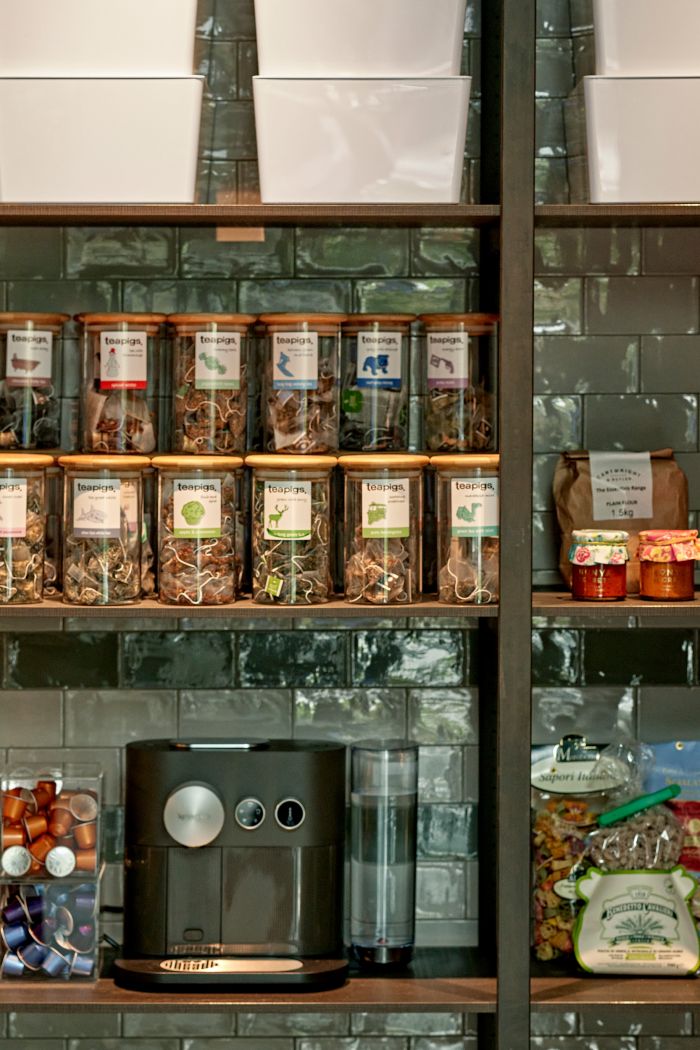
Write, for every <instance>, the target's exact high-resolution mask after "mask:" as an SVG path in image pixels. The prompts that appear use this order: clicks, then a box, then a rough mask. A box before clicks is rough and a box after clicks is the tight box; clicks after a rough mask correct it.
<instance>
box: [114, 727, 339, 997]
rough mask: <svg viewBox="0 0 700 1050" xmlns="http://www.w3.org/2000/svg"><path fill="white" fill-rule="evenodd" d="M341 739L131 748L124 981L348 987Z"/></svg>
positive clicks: (154, 743) (159, 743)
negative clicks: (345, 937) (335, 742)
mask: <svg viewBox="0 0 700 1050" xmlns="http://www.w3.org/2000/svg"><path fill="white" fill-rule="evenodd" d="M344 842H345V748H344V747H343V746H342V745H338V744H329V743H319V742H316V741H304V740H213V741H208V740H146V741H137V742H135V743H131V744H129V745H128V746H127V749H126V811H125V867H126V870H125V900H124V951H123V958H121V959H119V960H117V962H116V963H115V975H114V976H115V980H116V982H117V983H118V984H121V985H124V986H125V987H130V988H137V989H148V988H151V987H157V988H158V989H159V990H164V989H165V988H167V987H168V986H172V987H173V988H174V989H176V988H178V987H182V986H190V987H191V986H217V987H221V986H228V987H231V988H235V987H239V986H240V987H248V988H250V987H260V988H262V987H266V988H279V989H280V990H281V989H282V988H283V987H284V988H289V989H292V988H298V989H300V990H303V989H309V990H310V989H318V988H324V987H325V988H327V987H332V986H335V985H338V984H342V982H343V981H344V979H345V976H346V973H347V962H346V960H345V958H344V955H343V918H342V916H343V862H344Z"/></svg>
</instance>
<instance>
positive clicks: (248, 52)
mask: <svg viewBox="0 0 700 1050" xmlns="http://www.w3.org/2000/svg"><path fill="white" fill-rule="evenodd" d="M257 72H258V50H257V48H256V46H255V44H254V43H252V41H248V40H246V41H244V42H243V43H239V44H238V97H239V99H241V100H243V99H246V98H247V99H252V97H253V77H254V76H255V75H256V74H257Z"/></svg>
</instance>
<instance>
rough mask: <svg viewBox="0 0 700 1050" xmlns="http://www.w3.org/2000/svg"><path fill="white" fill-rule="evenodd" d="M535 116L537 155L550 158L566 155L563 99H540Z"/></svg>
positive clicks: (536, 105)
mask: <svg viewBox="0 0 700 1050" xmlns="http://www.w3.org/2000/svg"><path fill="white" fill-rule="evenodd" d="M535 117H536V120H535V151H536V152H535V155H536V156H537V157H547V158H548V159H549V158H552V157H564V156H566V145H565V138H564V102H563V99H560V98H546V99H538V100H537V102H536V104H535Z"/></svg>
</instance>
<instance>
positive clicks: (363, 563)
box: [338, 454, 429, 605]
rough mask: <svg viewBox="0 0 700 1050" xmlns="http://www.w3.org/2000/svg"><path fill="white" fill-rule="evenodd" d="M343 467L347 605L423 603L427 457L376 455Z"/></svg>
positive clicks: (347, 459) (347, 460)
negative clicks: (424, 506)
mask: <svg viewBox="0 0 700 1050" xmlns="http://www.w3.org/2000/svg"><path fill="white" fill-rule="evenodd" d="M338 462H339V463H340V465H341V466H342V467H343V469H344V470H345V601H347V602H355V603H359V604H367V605H405V604H409V603H411V602H415V601H418V599H419V598H420V593H421V573H422V561H421V557H422V552H421V545H422V533H423V467H425V466H426V464H427V463H428V462H429V460H428V457H427V456H408V455H378V454H376V455H360V456H341V457H340V459H339V460H338Z"/></svg>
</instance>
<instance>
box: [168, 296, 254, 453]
mask: <svg viewBox="0 0 700 1050" xmlns="http://www.w3.org/2000/svg"><path fill="white" fill-rule="evenodd" d="M168 320H169V322H170V324H171V325H172V327H173V343H174V345H173V371H174V374H173V394H172V398H173V400H172V405H173V410H172V426H173V437H172V448H173V450H174V451H175V452H198V453H206V454H210V453H223V454H226V453H228V454H230V453H232V452H245V450H246V448H247V444H246V417H247V412H248V376H249V374H250V365H249V360H250V358H249V342H250V340H249V334H248V333H249V330H250V326H251V325H252V324H253V323H254V322H255V318H254V317H252V316H251V315H249V314H171V315H170V317H169V318H168Z"/></svg>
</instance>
